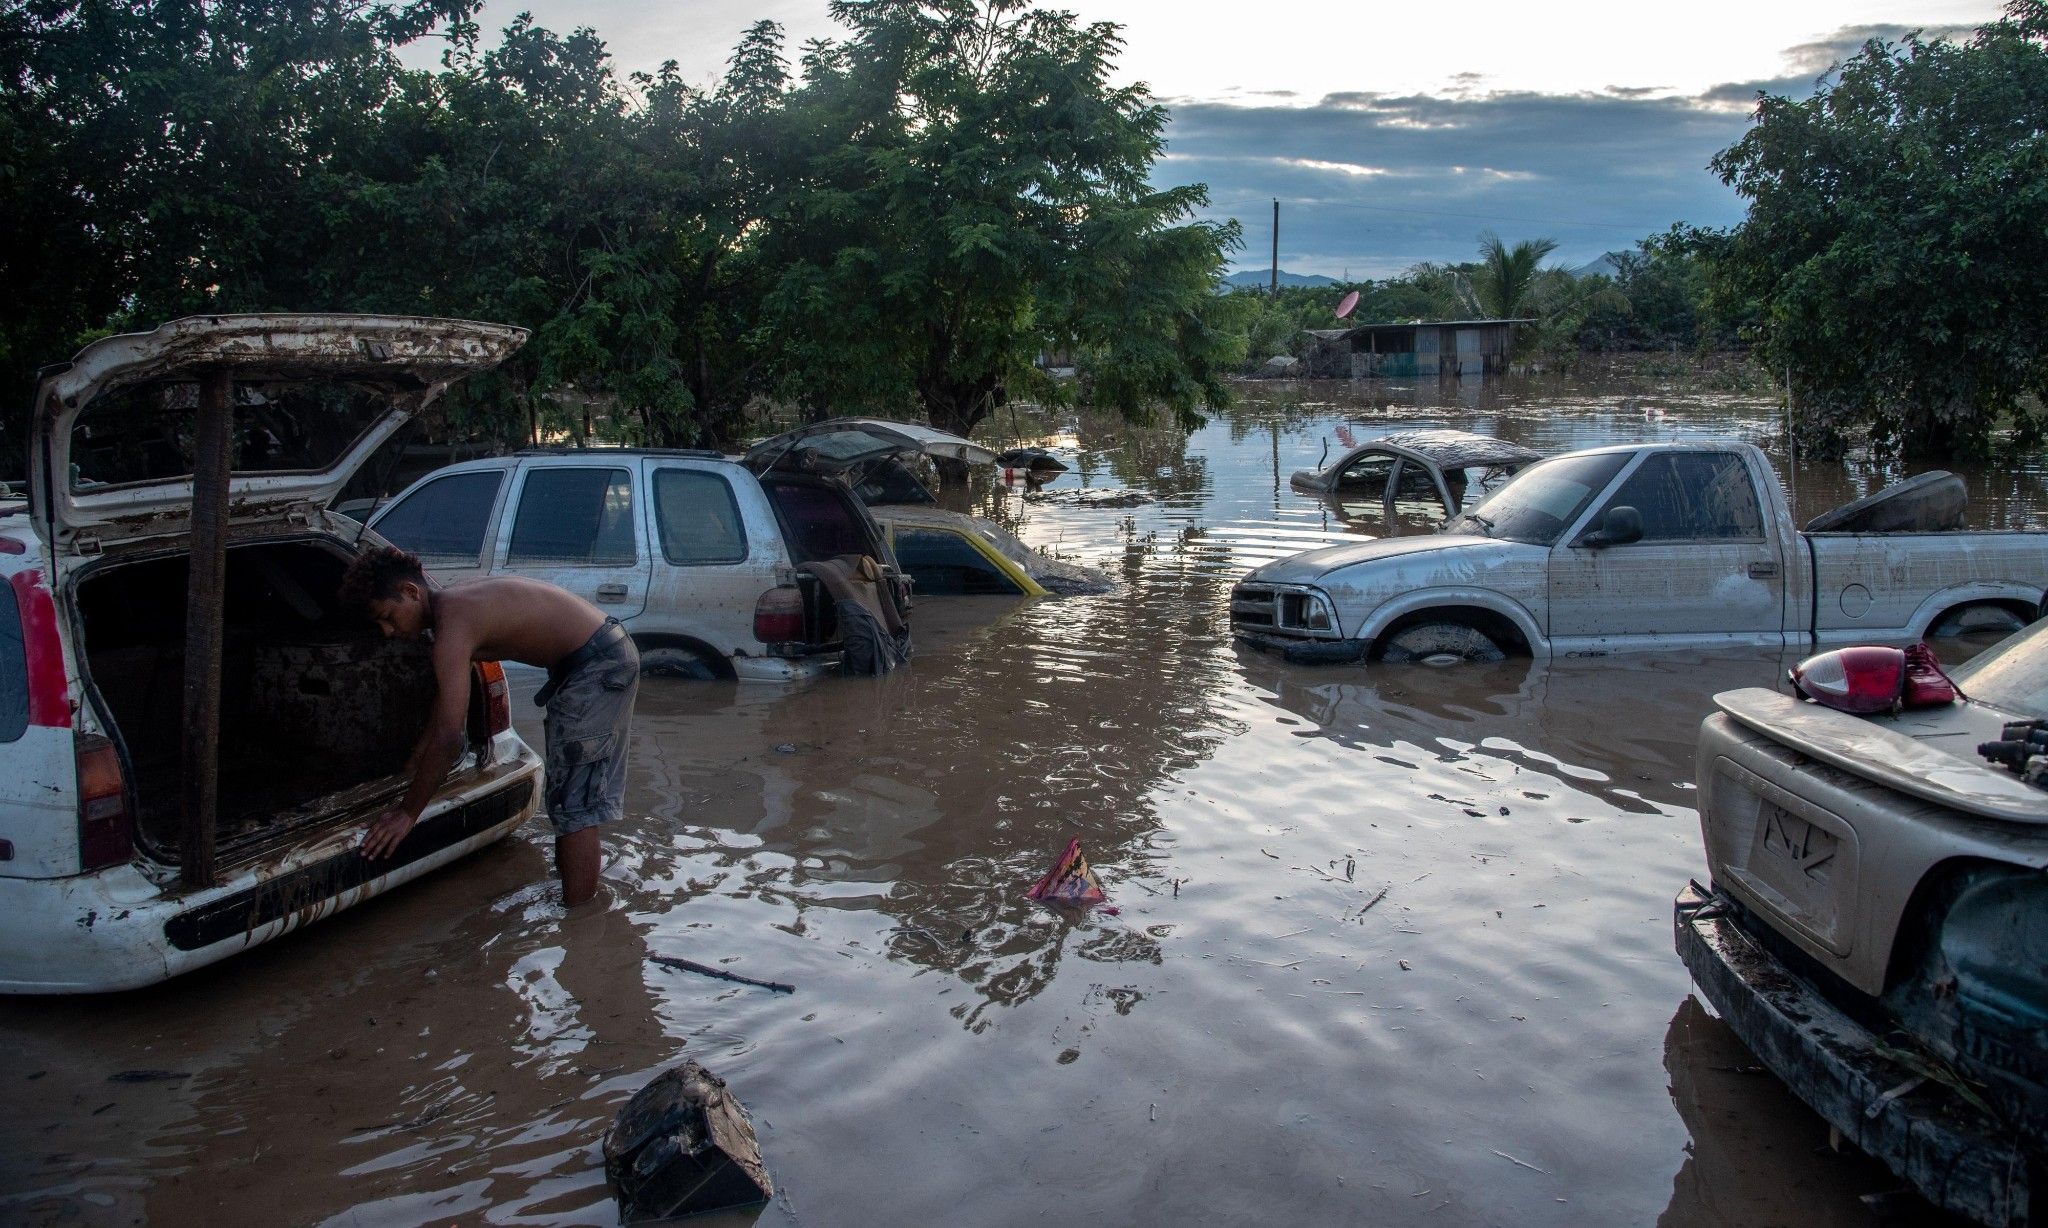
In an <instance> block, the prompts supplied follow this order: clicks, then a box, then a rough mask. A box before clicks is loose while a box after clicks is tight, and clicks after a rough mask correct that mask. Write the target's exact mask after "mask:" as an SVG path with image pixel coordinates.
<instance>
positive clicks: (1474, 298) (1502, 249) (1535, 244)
mask: <svg viewBox="0 0 2048 1228" xmlns="http://www.w3.org/2000/svg"><path fill="white" fill-rule="evenodd" d="M1556 250H1557V241H1556V240H1555V239H1524V240H1522V241H1521V242H1520V243H1517V244H1515V245H1514V246H1513V247H1509V246H1507V245H1506V244H1504V243H1502V242H1501V240H1500V236H1499V235H1497V234H1494V233H1493V232H1492V231H1490V230H1489V231H1486V232H1484V233H1482V234H1481V235H1480V236H1479V264H1478V267H1476V268H1474V269H1473V270H1472V272H1471V274H1470V275H1469V278H1468V284H1469V286H1470V287H1471V289H1470V297H1471V303H1472V306H1473V307H1474V308H1476V309H1477V310H1478V312H1479V314H1481V315H1483V316H1486V317H1488V318H1490V319H1495V320H1510V319H1514V318H1516V317H1518V316H1520V315H1522V314H1523V313H1524V312H1525V311H1527V310H1528V309H1529V306H1530V296H1531V294H1532V292H1533V291H1534V289H1535V286H1536V274H1537V268H1538V266H1540V265H1541V264H1542V263H1543V258H1544V257H1545V256H1548V255H1549V254H1550V253H1552V252H1554V251H1556Z"/></svg>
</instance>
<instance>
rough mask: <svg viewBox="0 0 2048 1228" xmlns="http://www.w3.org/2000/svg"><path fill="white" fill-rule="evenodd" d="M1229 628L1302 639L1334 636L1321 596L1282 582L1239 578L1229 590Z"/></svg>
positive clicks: (1332, 623)
mask: <svg viewBox="0 0 2048 1228" xmlns="http://www.w3.org/2000/svg"><path fill="white" fill-rule="evenodd" d="M1230 629H1231V630H1232V631H1243V632H1256V633H1259V634H1264V635H1285V636H1295V637H1300V638H1303V639H1319V640H1323V639H1336V638H1338V632H1337V628H1336V625H1335V620H1334V619H1333V618H1331V617H1330V614H1329V610H1328V606H1327V605H1326V604H1325V602H1324V600H1323V598H1322V596H1321V595H1320V594H1318V593H1315V592H1313V591H1312V590H1309V589H1304V588H1296V587H1293V586H1290V585H1284V584H1259V583H1255V582H1253V581H1249V580H1245V581H1239V582H1238V584H1237V586H1236V587H1235V588H1232V589H1231V590H1230Z"/></svg>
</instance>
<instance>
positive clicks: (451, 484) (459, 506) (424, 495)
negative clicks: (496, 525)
mask: <svg viewBox="0 0 2048 1228" xmlns="http://www.w3.org/2000/svg"><path fill="white" fill-rule="evenodd" d="M504 481H505V474H504V471H503V470H498V469H486V470H482V471H480V472H477V473H451V474H449V475H448V476H447V477H445V478H435V479H434V480H433V481H431V482H428V483H427V484H426V485H425V486H422V487H420V488H419V489H418V490H415V491H413V492H412V493H411V494H409V495H407V496H406V497H405V498H403V499H400V500H399V501H398V502H397V503H394V504H392V505H391V510H390V511H388V512H386V513H384V515H383V516H382V517H380V518H379V519H378V521H377V532H378V534H379V535H380V536H382V537H383V538H384V539H385V540H386V541H388V542H390V543H392V544H393V545H396V546H403V547H404V548H406V549H407V550H410V551H412V552H413V553H414V554H417V555H419V556H420V562H422V563H424V564H426V565H427V566H429V567H450V566H457V567H459V566H470V567H473V566H476V565H477V564H478V563H479V562H481V561H482V559H483V553H484V530H485V528H487V527H488V526H489V525H490V521H491V505H492V504H493V503H496V502H497V500H498V487H499V486H500V485H501V484H503V482H504Z"/></svg>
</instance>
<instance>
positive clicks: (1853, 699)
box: [1791, 644, 1956, 716]
mask: <svg viewBox="0 0 2048 1228" xmlns="http://www.w3.org/2000/svg"><path fill="white" fill-rule="evenodd" d="M1791 679H1792V689H1793V690H1794V691H1795V692H1797V693H1798V694H1799V696H1800V697H1801V698H1803V699H1811V700H1813V701H1814V702H1815V703H1818V704H1822V705H1824V706H1826V707H1829V708H1834V709H1836V710H1837V711H1840V712H1853V713H1855V714H1857V715H1859V716H1867V715H1869V714H1871V713H1873V712H1896V711H1898V710H1899V709H1900V708H1932V707H1939V706H1940V705H1942V704H1947V703H1954V702H1955V699H1956V687H1955V683H1953V682H1950V681H1949V678H1948V675H1947V674H1944V673H1942V672H1941V666H1940V665H1939V664H1937V663H1936V662H1935V660H1934V650H1933V649H1931V648H1929V647H1928V646H1927V645H1925V644H1915V645H1913V646H1912V647H1911V648H1884V647H1880V646H1877V645H1862V646H1859V647H1856V648H1842V649H1838V650H1836V651H1834V652H1824V653H1822V654H1820V655H1819V656H1817V657H1808V658H1807V659H1806V660H1804V661H1801V662H1800V663H1799V664H1797V665H1795V666H1793V667H1792V673H1791Z"/></svg>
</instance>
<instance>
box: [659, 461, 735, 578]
mask: <svg viewBox="0 0 2048 1228" xmlns="http://www.w3.org/2000/svg"><path fill="white" fill-rule="evenodd" d="M654 523H655V530H656V532H658V533H659V534H660V535H661V555H662V557H663V558H665V559H667V560H668V561H669V562H671V563H674V564H676V565H677V566H679V567H690V566H698V565H703V564H709V563H740V562H744V561H745V560H746V557H747V533H746V529H745V528H744V527H743V523H742V521H741V520H740V505H739V501H738V500H737V499H735V498H733V493H732V483H730V482H728V481H726V480H725V479H724V478H722V477H719V476H718V475H717V474H715V473H705V472H704V471H702V470H700V469H657V470H655V471H654Z"/></svg>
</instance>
